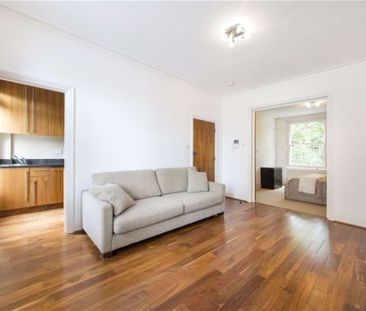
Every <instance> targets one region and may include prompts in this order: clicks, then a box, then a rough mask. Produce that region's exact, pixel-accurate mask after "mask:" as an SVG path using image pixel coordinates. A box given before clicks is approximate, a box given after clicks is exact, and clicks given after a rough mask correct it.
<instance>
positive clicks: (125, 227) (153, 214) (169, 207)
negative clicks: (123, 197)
mask: <svg viewBox="0 0 366 311" xmlns="http://www.w3.org/2000/svg"><path fill="white" fill-rule="evenodd" d="M182 214H183V203H181V202H180V201H177V200H172V199H169V198H163V197H154V198H148V199H142V200H137V201H136V204H135V205H134V206H131V207H130V208H129V209H128V210H126V211H125V212H124V213H122V214H121V215H118V216H116V217H114V220H113V231H114V233H125V232H128V231H132V230H135V229H139V228H143V227H147V226H150V225H153V224H156V223H158V222H161V221H164V220H167V219H170V218H173V217H176V216H180V215H182Z"/></svg>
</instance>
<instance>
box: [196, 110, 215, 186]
mask: <svg viewBox="0 0 366 311" xmlns="http://www.w3.org/2000/svg"><path fill="white" fill-rule="evenodd" d="M194 119H197V120H202V121H207V122H211V123H214V124H215V182H217V181H218V180H219V178H218V160H217V159H218V158H217V156H218V152H217V150H218V146H217V131H218V121H217V120H213V119H209V118H206V117H201V116H197V115H192V117H191V133H192V134H191V150H190V152H191V154H190V159H191V166H193V163H194V156H193V149H194Z"/></svg>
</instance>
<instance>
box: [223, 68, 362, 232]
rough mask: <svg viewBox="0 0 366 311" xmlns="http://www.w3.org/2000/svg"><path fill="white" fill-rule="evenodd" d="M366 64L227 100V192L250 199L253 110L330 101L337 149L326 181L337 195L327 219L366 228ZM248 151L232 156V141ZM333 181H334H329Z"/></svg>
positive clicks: (224, 161)
mask: <svg viewBox="0 0 366 311" xmlns="http://www.w3.org/2000/svg"><path fill="white" fill-rule="evenodd" d="M365 81H366V63H365V62H364V63H359V64H355V65H350V66H347V67H342V68H338V69H335V70H331V71H326V72H322V73H318V74H314V75H309V76H305V77H302V78H298V79H293V80H290V81H286V82H282V83H278V84H273V85H271V86H267V87H263V88H258V89H254V90H252V91H248V92H243V93H239V94H235V95H231V96H225V97H224V98H223V105H222V112H223V115H222V127H223V133H222V142H223V143H222V180H223V182H224V183H225V184H226V186H227V192H228V193H229V194H230V195H232V196H235V197H238V198H242V199H246V200H250V199H251V195H250V194H251V192H250V189H251V176H250V174H251V173H250V165H251V162H250V161H251V160H250V158H251V147H250V143H251V124H250V120H251V118H250V111H251V107H260V106H266V105H274V104H279V103H286V102H288V103H291V102H294V100H297V99H304V98H311V97H317V96H324V95H326V94H329V95H330V102H329V104H328V122H330V123H329V124H330V126H331V127H333V133H334V137H333V139H334V144H333V145H332V146H329V149H328V151H330V153H329V154H328V164H329V158H331V161H333V164H334V165H333V171H331V170H330V168H329V167H328V176H329V177H332V178H331V180H333V181H334V182H333V184H331V183H330V182H328V187H329V188H331V191H332V192H333V194H334V198H333V199H334V200H333V201H332V202H330V203H331V205H332V206H333V210H330V211H329V213H330V214H328V217H329V218H330V219H333V220H339V221H343V222H347V223H350V224H355V225H360V226H364V227H365V226H366V208H365V200H364V195H363V194H364V191H365V189H366V181H365V178H364V175H365V172H366V161H365V159H366V144H365V142H366V122H365V116H366V88H365ZM234 137H235V138H238V139H240V140H241V141H242V142H244V146H243V147H241V148H240V149H237V150H235V152H233V150H232V148H231V144H230V141H231V140H232V139H233V138H234ZM330 175H331V176H330Z"/></svg>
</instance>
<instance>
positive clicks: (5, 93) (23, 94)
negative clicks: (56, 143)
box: [0, 80, 65, 136]
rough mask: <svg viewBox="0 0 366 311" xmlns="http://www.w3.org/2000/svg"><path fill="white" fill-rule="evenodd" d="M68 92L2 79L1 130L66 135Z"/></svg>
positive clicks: (31, 133) (0, 101)
mask: <svg viewBox="0 0 366 311" xmlns="http://www.w3.org/2000/svg"><path fill="white" fill-rule="evenodd" d="M64 109H65V104H64V94H63V93H60V92H55V91H50V90H46V89H42V88H37V87H31V86H25V85H22V84H18V83H13V82H8V81H4V80H0V132H3V133H12V134H30V135H43V136H64Z"/></svg>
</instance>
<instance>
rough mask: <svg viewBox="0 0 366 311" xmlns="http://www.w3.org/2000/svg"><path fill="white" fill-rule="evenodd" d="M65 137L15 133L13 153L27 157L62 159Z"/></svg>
mask: <svg viewBox="0 0 366 311" xmlns="http://www.w3.org/2000/svg"><path fill="white" fill-rule="evenodd" d="M63 149H64V138H63V137H47V136H30V135H13V153H14V154H16V155H17V156H21V157H23V158H26V159H62V158H63Z"/></svg>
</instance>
